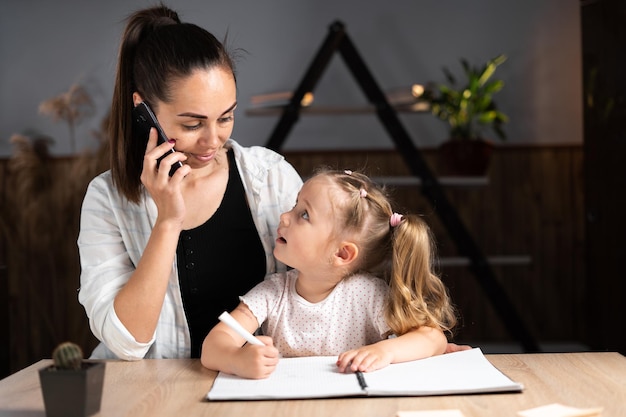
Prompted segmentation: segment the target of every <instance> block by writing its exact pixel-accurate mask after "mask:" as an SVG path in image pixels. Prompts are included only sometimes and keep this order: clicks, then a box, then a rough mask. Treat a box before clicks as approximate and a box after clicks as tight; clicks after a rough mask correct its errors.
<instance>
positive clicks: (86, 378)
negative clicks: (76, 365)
mask: <svg viewBox="0 0 626 417" xmlns="http://www.w3.org/2000/svg"><path fill="white" fill-rule="evenodd" d="M104 367H105V363H104V362H87V361H84V362H83V365H82V369H78V370H71V369H56V368H55V367H54V365H50V366H47V367H45V368H42V369H40V370H39V381H40V382H41V392H42V394H43V402H44V406H45V408H46V416H47V417H87V416H90V415H92V414H96V413H97V412H99V411H100V403H101V401H102V384H103V381H104Z"/></svg>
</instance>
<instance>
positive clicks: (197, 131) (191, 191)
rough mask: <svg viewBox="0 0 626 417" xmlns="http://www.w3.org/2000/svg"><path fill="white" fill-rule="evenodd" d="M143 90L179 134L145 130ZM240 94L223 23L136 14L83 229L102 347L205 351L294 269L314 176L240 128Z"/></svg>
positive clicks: (90, 309) (136, 352)
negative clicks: (288, 227) (211, 27)
mask: <svg viewBox="0 0 626 417" xmlns="http://www.w3.org/2000/svg"><path fill="white" fill-rule="evenodd" d="M142 101H143V102H145V103H148V104H149V106H150V107H151V108H152V110H153V111H154V113H155V115H156V116H157V119H158V121H159V123H160V125H161V126H162V128H163V131H164V133H165V134H166V135H167V137H168V138H169V142H166V143H163V144H160V145H158V146H157V133H156V131H155V130H154V129H152V130H151V132H150V134H149V139H148V141H147V144H146V139H145V138H142V137H137V135H133V132H132V130H133V129H132V117H131V115H132V110H133V108H134V106H136V105H138V104H139V103H141V102H142ZM236 106H237V98H236V80H235V74H234V67H233V63H232V60H231V58H230V56H229V54H228V53H227V51H226V50H225V47H224V45H223V44H222V43H220V42H219V41H218V40H217V39H216V38H215V37H214V36H213V35H212V34H210V33H209V32H207V31H206V30H204V29H202V28H200V27H198V26H196V25H193V24H188V23H181V21H180V19H179V17H178V15H177V13H176V12H174V11H173V10H171V9H169V8H167V7H165V6H159V7H153V8H148V9H144V10H140V11H138V12H136V13H134V14H132V15H131V16H130V17H129V19H128V22H127V26H126V29H125V31H124V34H123V37H122V41H121V45H120V51H119V57H118V68H117V75H116V79H115V87H114V93H113V103H112V116H111V124H110V129H109V131H110V138H111V170H110V171H107V172H105V173H103V174H101V175H100V176H98V177H96V178H95V179H94V180H93V181H92V182H91V184H90V185H89V188H88V190H87V193H86V196H85V199H84V202H83V208H82V214H81V225H80V234H79V237H78V246H79V251H80V260H81V267H82V272H81V288H80V293H79V301H80V302H81V304H82V305H83V306H84V307H85V311H86V313H87V316H88V317H89V323H90V326H91V330H92V332H93V333H94V335H95V336H96V337H97V338H98V339H99V340H100V341H101V342H102V343H100V345H99V346H98V347H97V348H96V349H95V351H94V352H93V354H92V358H116V357H117V358H121V359H126V360H136V359H141V358H183V357H199V356H200V347H201V345H202V341H203V339H204V337H205V336H206V334H207V333H208V331H209V330H210V329H211V328H212V327H213V325H215V324H216V322H217V316H218V315H219V313H221V312H222V311H224V310H232V309H233V308H234V307H235V306H236V305H237V304H238V296H239V295H240V294H243V293H245V292H247V290H249V289H250V288H252V287H253V286H254V285H255V284H256V283H258V282H260V281H261V280H262V279H263V277H264V276H265V275H266V274H267V273H272V272H276V271H282V270H285V266H284V265H282V264H280V263H278V262H277V261H276V260H275V259H274V257H273V254H272V250H273V246H274V243H275V239H276V229H277V226H278V222H279V217H280V214H281V213H282V212H284V211H287V210H289V209H291V207H293V205H294V203H295V199H296V195H297V192H298V191H299V189H300V187H301V185H302V180H301V179H300V176H299V175H298V174H297V172H296V171H295V170H294V169H293V167H292V166H291V165H289V164H288V163H287V162H286V161H285V160H284V159H283V158H282V157H281V156H280V155H278V154H276V153H274V152H272V151H270V150H268V149H265V148H261V147H251V148H244V147H242V146H240V145H239V144H237V142H235V141H233V140H232V139H230V135H231V133H232V130H233V123H234V111H235V108H236ZM170 149H174V150H175V152H173V153H171V154H169V155H167V156H165V157H164V158H162V160H161V161H160V163H159V164H157V159H160V158H161V157H162V156H164V155H165V154H166V153H167V152H168V151H170ZM178 162H182V163H183V166H182V167H181V168H179V169H178V170H176V171H175V172H174V174H173V175H172V176H171V177H170V176H169V175H168V174H169V172H170V168H171V167H172V165H174V164H177V163H178Z"/></svg>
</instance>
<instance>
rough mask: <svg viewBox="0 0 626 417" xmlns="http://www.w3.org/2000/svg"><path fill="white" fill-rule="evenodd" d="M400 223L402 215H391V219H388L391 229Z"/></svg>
mask: <svg viewBox="0 0 626 417" xmlns="http://www.w3.org/2000/svg"><path fill="white" fill-rule="evenodd" d="M401 221H402V214H398V213H393V214H392V215H391V218H390V219H389V224H390V225H391V227H396V226H397V225H399V224H400V222H401Z"/></svg>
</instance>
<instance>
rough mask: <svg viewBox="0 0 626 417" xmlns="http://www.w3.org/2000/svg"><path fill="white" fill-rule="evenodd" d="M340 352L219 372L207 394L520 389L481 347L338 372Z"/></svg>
mask: <svg viewBox="0 0 626 417" xmlns="http://www.w3.org/2000/svg"><path fill="white" fill-rule="evenodd" d="M336 361H337V357H336V356H311V357H303V358H284V359H281V360H280V362H279V364H278V366H277V367H276V370H275V371H274V373H272V375H270V377H269V378H267V379H260V380H257V379H245V378H240V377H237V376H233V375H228V374H225V373H223V372H220V373H219V374H218V376H217V378H216V379H215V382H214V383H213V387H211V390H210V391H209V393H208V394H207V398H208V399H209V400H271V399H296V398H331V397H357V396H426V395H449V394H474V393H487V392H505V391H521V390H522V389H523V386H522V385H521V384H518V383H516V382H513V381H512V380H511V379H509V378H508V377H507V376H505V375H504V374H503V373H502V372H500V371H499V370H498V369H497V368H496V367H494V366H493V365H492V364H491V362H489V361H488V360H487V358H485V356H484V355H483V353H482V351H481V350H480V349H479V348H474V349H471V350H465V351H461V352H455V353H448V354H445V355H439V356H434V357H431V358H427V359H421V360H417V361H412V362H404V363H398V364H392V365H389V366H387V367H385V368H383V369H380V370H378V371H375V372H368V373H363V374H362V375H363V378H364V382H365V385H367V387H366V388H362V387H361V386H362V385H363V384H360V383H359V379H358V378H357V375H356V374H354V373H340V372H338V371H337V366H336V365H335V363H336Z"/></svg>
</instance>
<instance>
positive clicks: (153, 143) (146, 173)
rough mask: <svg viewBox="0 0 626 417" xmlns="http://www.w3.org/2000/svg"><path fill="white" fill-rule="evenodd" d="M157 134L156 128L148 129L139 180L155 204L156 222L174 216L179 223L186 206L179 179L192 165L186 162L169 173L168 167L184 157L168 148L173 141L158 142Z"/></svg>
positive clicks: (181, 178) (180, 223)
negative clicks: (156, 209)
mask: <svg viewBox="0 0 626 417" xmlns="http://www.w3.org/2000/svg"><path fill="white" fill-rule="evenodd" d="M157 136H158V134H157V131H156V129H155V128H152V129H150V134H149V136H148V144H147V145H146V153H145V155H144V160H143V170H142V172H141V182H142V184H143V185H144V187H146V190H147V191H148V192H149V193H150V195H151V196H152V199H153V200H154V202H155V204H156V206H157V208H158V212H159V218H158V219H157V222H158V221H163V220H173V221H174V222H175V223H176V224H177V225H178V226H179V227H182V223H183V220H184V218H185V214H186V208H185V201H184V199H183V195H182V192H181V183H182V181H183V179H184V178H185V176H186V175H187V174H189V172H190V171H191V168H190V167H189V166H188V165H182V166H181V167H180V168H179V169H177V170H176V172H174V174H173V175H172V176H171V177H170V176H169V172H170V167H171V166H172V165H173V164H175V163H181V162H183V161H184V160H185V159H187V157H186V156H185V154H183V153H182V152H171V150H172V149H173V144H172V143H169V142H165V143H161V144H159V145H157ZM170 152H171V153H170ZM168 153H169V154H168ZM161 158H162V159H161ZM159 160H160V161H159Z"/></svg>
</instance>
